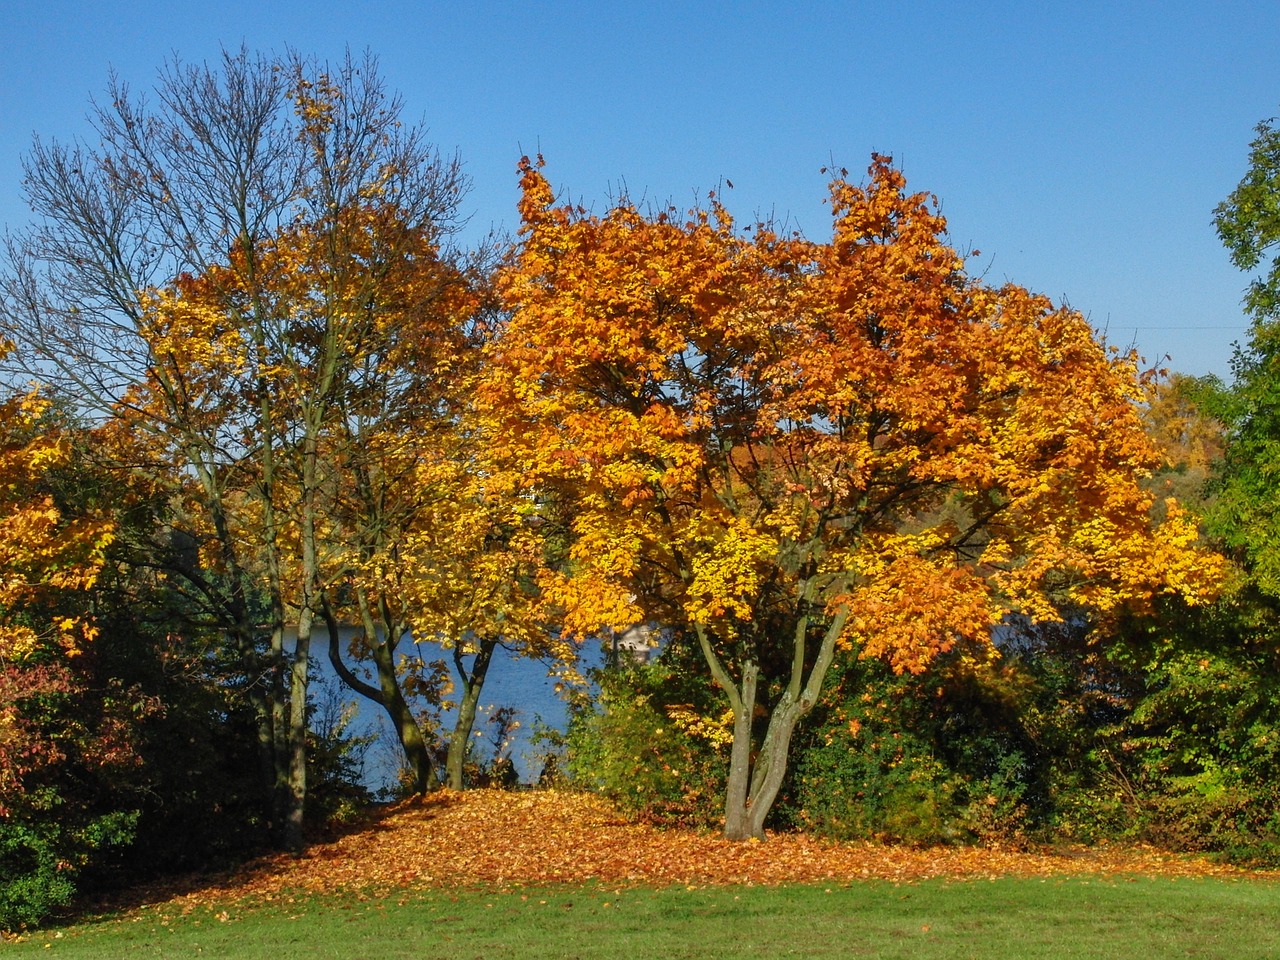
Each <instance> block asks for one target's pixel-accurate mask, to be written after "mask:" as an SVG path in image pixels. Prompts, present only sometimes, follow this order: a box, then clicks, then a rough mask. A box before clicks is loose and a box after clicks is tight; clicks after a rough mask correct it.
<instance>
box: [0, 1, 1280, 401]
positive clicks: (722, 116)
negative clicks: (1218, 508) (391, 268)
mask: <svg viewBox="0 0 1280 960" xmlns="http://www.w3.org/2000/svg"><path fill="white" fill-rule="evenodd" d="M3 22H4V27H3V30H4V32H3V34H2V36H3V37H4V55H3V57H0V91H3V92H2V93H0V223H4V224H7V225H8V226H10V227H15V226H20V225H21V224H22V223H24V222H25V220H26V217H27V214H26V210H25V207H24V205H23V202H22V197H21V190H20V186H19V181H20V177H21V169H20V157H21V155H22V154H23V153H24V152H25V151H26V150H27V149H28V147H29V145H30V141H31V135H32V134H33V133H36V132H38V133H40V134H41V135H42V136H45V137H53V138H58V139H63V140H66V139H71V138H74V137H77V136H79V137H88V136H91V131H90V129H89V127H88V125H87V124H86V122H85V114H86V111H87V107H88V102H89V98H90V96H91V95H95V94H101V93H102V91H103V90H104V89H105V85H106V77H107V72H108V70H109V69H111V68H114V69H115V70H116V71H117V72H118V73H119V74H120V76H121V77H122V78H124V79H125V80H126V81H128V82H129V83H131V84H132V85H133V86H135V87H137V88H145V87H147V86H149V85H150V84H151V83H152V82H153V81H154V79H155V76H156V72H157V69H158V68H159V67H160V66H161V64H162V63H163V62H164V61H165V59H166V58H168V57H170V56H172V55H174V54H175V53H176V54H178V55H180V56H181V57H182V58H183V59H185V60H204V59H212V58H214V57H216V56H217V54H218V51H219V48H220V46H231V47H238V46H239V45H240V44H241V43H242V42H243V43H245V44H247V45H248V46H249V47H251V48H253V49H257V50H262V51H282V50H283V49H284V48H285V47H293V48H296V49H298V50H299V51H301V52H303V53H308V54H314V55H316V56H318V57H320V58H328V59H338V58H340V57H341V56H342V54H343V51H344V50H345V49H346V48H347V47H351V48H352V49H354V50H356V51H362V50H364V49H365V48H368V49H370V50H372V51H373V52H374V53H375V54H377V55H378V57H379V58H380V60H381V65H382V72H383V75H384V77H385V79H386V80H387V82H388V84H389V85H390V86H391V87H393V88H395V89H398V90H399V91H400V92H401V93H402V94H403V95H404V98H405V100H406V105H407V113H408V115H409V116H410V117H411V118H414V119H417V118H422V119H424V120H425V121H426V123H427V125H428V126H429V127H430V130H431V134H432V137H433V139H434V140H435V141H436V142H437V143H438V144H439V145H440V146H441V147H442V148H444V149H446V150H449V151H452V150H454V149H456V150H457V151H459V153H460V154H461V156H462V158H463V160H464V162H465V163H466V165H467V169H468V171H469V173H470V175H471V177H472V178H473V181H474V189H473V192H472V194H471V196H470V197H469V200H468V209H469V210H470V212H471V214H472V217H473V221H472V222H473V226H474V228H475V229H476V230H477V231H479V230H480V229H482V228H486V227H488V226H489V225H490V224H497V225H502V226H506V227H508V228H510V227H513V226H514V206H515V199H516V177H515V164H516V161H517V159H518V158H519V156H520V154H521V153H522V152H526V153H533V152H535V151H541V152H542V153H543V154H544V155H545V156H546V158H547V161H548V167H547V173H548V174H549V175H550V177H551V178H552V180H553V182H555V183H556V184H557V186H558V187H559V188H560V189H561V190H562V194H563V196H564V197H566V198H571V199H574V200H582V201H583V202H585V203H587V204H588V205H592V206H595V207H596V208H602V207H604V206H605V205H606V204H607V202H608V197H609V196H610V195H611V194H612V193H616V192H617V191H618V189H619V187H620V185H622V184H625V185H626V188H627V189H628V191H629V192H630V194H631V196H632V197H633V198H647V199H650V200H655V201H662V202H665V201H668V200H671V201H674V202H676V203H678V204H680V205H687V204H688V203H689V202H691V201H692V200H693V199H694V197H695V196H704V195H705V193H706V191H707V189H709V188H711V187H714V186H716V185H717V184H718V183H719V182H720V181H721V180H722V179H728V180H731V181H732V182H733V184H734V189H733V190H732V191H730V192H729V193H728V194H727V196H726V199H727V201H728V203H729V205H730V208H731V209H732V210H733V211H734V212H735V214H736V215H738V216H739V217H740V218H744V219H745V218H751V217H754V216H755V215H756V214H758V213H763V214H773V215H775V216H778V217H789V218H790V219H791V221H792V222H793V223H796V224H798V225H799V226H800V227H801V228H802V229H803V230H804V231H805V233H806V234H808V235H809V236H812V237H815V238H821V237H823V236H825V235H826V232H827V230H828V220H827V214H826V211H825V208H824V206H823V198H824V195H825V178H824V177H823V176H822V175H821V174H820V173H819V169H820V168H821V167H822V166H824V165H827V164H829V163H831V162H833V161H834V163H835V164H836V165H838V166H840V165H842V166H845V167H848V168H849V170H850V171H852V172H854V173H855V174H856V173H859V172H860V171H862V170H863V169H865V167H866V165H867V162H868V160H869V156H870V153H871V152H872V151H873V150H874V151H878V152H882V153H889V154H892V155H893V156H894V157H895V159H896V160H897V161H898V162H899V164H900V165H901V166H902V167H903V169H904V170H905V172H906V174H907V177H908V181H909V184H910V186H911V187H912V188H914V189H921V190H927V191H929V192H932V193H934V194H936V195H937V196H938V197H939V198H940V199H941V202H942V209H943V211H944V213H945V214H946V215H947V217H948V219H949V221H950V226H951V236H952V240H953V242H954V243H955V244H956V245H957V246H958V247H960V248H962V249H969V248H974V247H976V248H978V249H980V250H981V251H982V254H981V256H980V257H977V258H975V259H974V260H973V261H971V264H970V268H971V270H972V271H973V272H978V273H985V275H986V277H987V279H988V280H990V281H992V282H1003V281H1005V280H1012V281H1015V282H1017V283H1021V284H1023V285H1025V286H1028V287H1030V288H1032V289H1034V290H1037V291H1039V292H1042V293H1046V294H1048V295H1049V296H1051V297H1053V298H1054V299H1055V300H1057V301H1063V300H1065V301H1067V302H1069V303H1070V304H1071V305H1072V306H1074V307H1076V308H1077V309H1079V310H1081V311H1082V312H1084V313H1085V314H1086V315H1088V316H1089V317H1090V319H1091V320H1092V321H1093V323H1094V324H1095V326H1096V327H1098V328H1100V329H1104V330H1105V331H1106V333H1107V337H1108V339H1109V340H1110V341H1111V342H1113V343H1116V344H1119V345H1121V346H1125V345H1128V344H1130V343H1133V344H1136V346H1138V348H1139V349H1140V351H1141V352H1142V353H1143V354H1144V356H1146V357H1147V359H1148V360H1149V361H1151V362H1152V363H1156V362H1161V360H1162V358H1163V357H1164V356H1165V355H1168V356H1169V357H1170V359H1169V360H1168V361H1164V362H1165V363H1166V365H1168V366H1170V367H1171V368H1173V369H1176V370H1181V371H1185V372H1189V373H1195V374H1202V373H1210V372H1212V373H1218V374H1221V375H1224V376H1225V375H1228V373H1229V366H1230V365H1229V360H1230V356H1231V344H1232V342H1233V341H1235V340H1238V339H1240V338H1241V337H1242V336H1243V335H1244V332H1245V328H1246V324H1245V321H1244V318H1243V316H1242V314H1241V311H1240V306H1239V303H1240V297H1241V292H1242V290H1243V288H1244V285H1245V283H1246V280H1247V278H1246V277H1244V276H1242V275H1240V274H1239V273H1237V272H1236V271H1235V270H1234V269H1233V268H1232V267H1231V266H1230V264H1229V263H1228V261H1227V258H1226V254H1225V252H1224V251H1223V250H1222V248H1221V246H1220V245H1219V243H1218V241H1217V238H1216V237H1215V235H1214V232H1213V227H1212V223H1211V216H1212V210H1213V207H1214V205H1215V204H1216V203H1217V202H1218V201H1220V200H1221V199H1222V198H1223V197H1225V196H1226V194H1227V193H1228V192H1229V191H1230V190H1231V189H1232V187H1233V186H1234V185H1235V184H1236V182H1237V181H1238V180H1239V179H1240V177H1241V175H1242V174H1243V172H1244V164H1245V156H1246V149H1247V144H1248V141H1249V139H1250V138H1251V136H1252V129H1253V127H1254V125H1255V124H1256V123H1257V122H1258V121H1259V120H1261V119H1263V118H1265V117H1269V116H1272V115H1275V114H1278V113H1280V55H1278V54H1280V4H1277V3H1274V2H1262V0H1259V2H1250V3H1246V2H1212V3H1206V2H1200V3H1191V2H1180V0H1175V2H1159V3H1157V2H1132V3H1126V2H1123V0H1111V2H1105V3H1097V2H1092V0H1079V2H1070V3H1066V2H1064V3H1049V2H1041V3H1030V2H1027V3H1015V2H986V3H956V2H951V3H940V2H939V3H935V2H918V3H891V2H881V3H870V2H861V0H857V2H845V3H834V2H815V3H808V4H797V5H796V6H795V8H794V9H793V8H791V7H790V5H783V4H773V3H755V2H739V3H711V2H696V0H692V2H687V3H674V2H665V0H650V2H647V3H614V2H610V0H597V2H594V3H591V2H584V3H553V2H539V0H525V2H523V3H498V2H488V0H469V2H464V0H455V2H450V3H437V2H419V3H411V2H400V0H395V2H386V3H360V2H350V0H349V2H343V3H336V2H329V0H312V2H308V3H301V2H294V0H275V2H263V0H252V2H241V0H225V2H220V3H217V4H194V3H186V2H182V0H169V2H165V3H160V2H152V0H134V2H129V0H118V2H102V0H92V2H81V0H38V2H37V0H8V3H7V4H6V8H5V16H4V21H3Z"/></svg>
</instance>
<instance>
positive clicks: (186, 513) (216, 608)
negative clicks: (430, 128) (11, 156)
mask: <svg viewBox="0 0 1280 960" xmlns="http://www.w3.org/2000/svg"><path fill="white" fill-rule="evenodd" d="M401 113H402V106H401V102H400V100H399V99H398V98H396V97H394V96H392V95H390V94H389V93H388V92H387V91H386V90H385V88H384V87H383V85H382V82H381V80H380V79H379V77H378V74H377V66H376V62H375V61H374V60H373V59H372V58H370V57H366V58H364V59H363V60H359V59H354V58H351V57H350V56H348V58H347V59H346V60H345V61H344V62H343V63H341V64H339V65H338V66H337V67H336V68H335V69H333V70H329V69H328V68H327V67H325V66H323V65H320V64H317V63H315V62H313V61H309V60H305V59H303V58H301V57H298V56H296V55H291V56H289V57H286V58H283V59H268V58H262V57H255V56H252V55H250V54H249V53H248V51H247V50H244V49H242V50H240V51H238V52H235V53H231V52H227V53H224V55H223V57H222V60H221V62H219V63H217V64H214V65H208V64H201V65H185V64H180V63H178V62H173V63H171V64H170V65H169V66H168V67H167V68H166V70H165V71H163V72H162V74H161V77H160V80H159V83H158V85H157V89H156V100H155V101H152V102H148V101H147V100H146V99H145V97H141V96H138V95H136V94H135V93H134V92H132V91H130V90H128V89H127V88H125V87H124V85H123V84H121V83H120V82H118V81H117V80H115V79H114V78H113V79H112V82H111V84H110V87H109V90H108V97H107V99H106V100H105V101H104V102H102V103H99V104H97V105H95V108H94V111H93V117H92V119H93V123H94V127H95V132H96V134H97V136H98V138H99V141H100V142H99V144H98V145H96V146H92V147H89V146H84V145H79V144H77V145H74V146H64V145H60V144H45V143H42V142H41V141H39V140H37V141H36V143H35V145H34V147H33V150H32V153H31V155H30V156H29V157H28V159H27V162H26V166H25V172H26V178H25V187H26V193H27V198H28V201H29V203H30V206H31V207H32V210H33V211H34V213H35V214H36V216H37V218H38V220H37V222H36V224H35V226H34V227H33V228H32V229H31V230H29V231H28V232H27V233H26V234H23V235H19V236H16V237H11V238H10V239H9V242H8V245H7V249H6V251H5V252H6V259H5V263H4V266H3V270H2V271H0V329H3V331H4V332H5V333H6V334H7V335H8V336H9V337H10V338H12V340H13V341H14V343H15V345H16V350H15V353H14V354H13V357H12V362H11V363H10V367H11V368H17V369H18V370H19V372H21V373H22V374H24V375H31V376H35V377H37V378H38V379H40V380H41V381H43V382H46V383H48V384H49V385H50V388H51V389H53V390H54V391H56V392H57V393H58V394H60V395H61V396H63V397H65V398H67V400H68V402H70V403H71V404H73V405H74V406H75V407H76V408H77V409H78V410H81V411H83V412H84V413H85V415H86V416H88V417H90V418H91V419H93V420H94V421H96V422H98V423H100V424H102V428H101V429H102V442H101V444H100V445H99V451H98V452H99V453H101V454H103V455H104V456H107V457H110V458H111V462H110V463H109V466H110V467H111V468H113V469H116V470H118V471H122V472H127V473H131V474H134V475H142V476H145V477H146V478H147V482H149V483H151V484H152V486H153V487H154V490H153V492H155V493H157V494H162V495H163V496H164V498H165V499H166V500H167V501H168V502H170V503H171V504H173V506H174V512H173V514H172V516H171V517H169V518H167V522H166V524H164V525H163V528H162V529H160V530H158V531H157V533H158V534H159V535H160V537H161V539H165V540H167V541H169V542H166V543H157V544H156V547H157V555H158V556H160V555H166V554H172V555H174V556H175V557H176V560H175V562H173V563H171V564H170V568H169V570H168V571H167V572H168V574H169V575H170V576H172V577H174V578H177V579H179V580H181V581H183V582H184V583H185V585H186V594H187V596H188V597H190V598H192V600H193V601H196V602H198V604H199V606H200V615H201V617H202V618H203V619H204V620H205V621H206V622H207V623H206V625H215V626H216V627H217V628H218V629H220V630H221V631H222V632H223V634H224V635H225V637H226V639H227V643H228V645H229V647H230V648H231V649H233V650H234V651H235V652H236V655H237V656H238V658H239V660H240V668H241V671H242V674H243V676H244V678H245V683H244V686H243V689H244V692H245V696H247V697H248V698H249V700H250V702H251V703H252V705H253V708H254V712H255V715H256V718H257V723H258V728H259V743H260V748H261V758H262V766H263V777H264V779H265V781H266V782H268V783H269V784H270V788H271V792H272V795H273V796H274V797H275V811H274V817H273V819H274V822H275V825H276V828H277V830H278V832H279V835H280V837H281V839H282V840H283V842H284V843H285V844H286V845H287V846H289V847H290V848H292V849H295V850H298V849H301V846H302V842H303V839H302V818H303V811H304V806H305V799H306V762H305V761H306V757H305V748H306V746H305V745H306V732H307V731H306V712H307V686H308V676H309V659H310V644H311V634H312V626H313V624H314V623H315V621H316V620H317V619H318V618H321V617H322V616H323V606H324V604H323V595H324V591H325V587H326V583H325V582H324V575H325V562H326V559H327V557H326V537H327V536H328V535H329V534H330V533H331V532H332V529H331V527H329V526H328V525H327V520H326V518H325V511H326V507H327V505H328V503H329V501H330V499H331V495H332V482H333V475H332V473H331V472H330V471H331V468H332V466H333V460H332V458H331V456H330V454H331V453H332V444H333V442H334V441H335V435H336V433H337V431H335V429H334V423H335V418H337V417H339V416H340V415H342V414H343V413H344V412H345V411H348V410H349V407H347V406H344V404H346V403H347V402H348V401H349V400H350V398H351V397H352V395H353V394H352V391H356V390H358V389H359V388H360V387H361V383H360V380H359V375H360V374H361V373H363V372H366V371H367V370H368V369H369V367H368V366H367V364H368V363H370V362H372V363H373V367H372V369H373V371H374V373H375V374H384V375H390V374H388V372H387V371H386V370H385V369H380V368H379V367H378V365H377V363H376V362H374V361H370V356H371V354H374V353H376V352H377V351H379V350H383V351H384V352H385V351H388V350H390V352H392V353H394V347H391V348H389V347H388V346H387V345H388V343H393V334H394V333H395V332H396V331H397V330H398V328H397V326H396V325H397V323H398V324H400V325H403V323H404V322H407V321H406V318H409V319H411V321H412V322H413V323H415V324H417V323H424V324H425V323H428V322H430V323H431V324H436V323H437V322H439V323H446V324H452V323H454V322H455V321H457V320H458V318H457V317H456V316H454V315H452V314H451V313H450V309H449V308H450V304H451V301H450V299H449V296H448V295H447V291H449V290H451V289H452V288H453V286H454V283H455V280H456V278H457V277H458V275H459V270H458V269H457V268H456V267H455V266H454V264H453V260H454V256H455V254H454V252H453V251H450V250H449V249H448V246H447V241H448V238H449V234H450V232H451V230H452V229H453V228H454V227H455V226H456V225H457V208H458V203H459V201H460V199H461V196H462V195H463V193H464V192H465V188H466V180H465V178H464V177H463V175H462V173H461V170H460V167H459V163H458V161H457V160H456V158H454V159H451V158H447V157H441V156H440V155H439V154H438V153H437V152H436V151H435V150H434V149H433V148H431V147H430V146H429V144H428V143H427V142H426V140H425V137H424V134H423V131H422V129H421V128H420V127H415V126H404V125H402V124H401V122H400V115H401ZM406 273H408V274H412V276H411V277H410V278H409V283H408V285H406ZM464 299H465V298H464ZM424 306H430V307H432V308H435V307H439V309H435V310H434V312H431V311H428V310H424V309H423V308H424ZM423 336H424V337H425V336H426V332H425V331H424V332H423ZM445 349H447V348H444V347H442V350H445ZM403 359H404V358H403V357H402V356H401V357H398V360H397V362H400V361H403ZM433 359H434V358H433ZM440 359H441V360H442V361H443V362H444V363H445V364H447V358H440ZM362 364H365V366H362ZM430 373H431V371H430V370H426V369H424V370H423V371H422V376H423V377H429V376H430ZM175 539H176V540H177V541H181V542H182V544H185V545H186V547H189V549H184V550H180V551H176V553H175V552H174V551H172V550H170V549H169V548H170V547H171V546H172V542H174V541H175ZM177 561H181V562H177ZM289 622H296V624H297V636H296V640H295V641H293V642H286V636H285V625H286V623H289Z"/></svg>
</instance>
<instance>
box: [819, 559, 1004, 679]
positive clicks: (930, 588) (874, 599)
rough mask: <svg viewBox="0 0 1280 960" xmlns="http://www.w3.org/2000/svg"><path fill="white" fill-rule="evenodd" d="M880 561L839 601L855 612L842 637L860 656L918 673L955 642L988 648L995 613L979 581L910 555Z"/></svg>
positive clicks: (967, 573) (950, 567)
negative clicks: (874, 568)
mask: <svg viewBox="0 0 1280 960" xmlns="http://www.w3.org/2000/svg"><path fill="white" fill-rule="evenodd" d="M881 563H882V565H881V566H880V569H879V570H878V571H877V572H876V573H875V574H874V576H870V577H867V578H866V579H865V580H864V582H863V583H862V584H861V585H860V586H859V587H858V588H857V589H855V590H854V591H853V593H852V594H851V595H850V596H848V597H845V598H841V601H840V602H842V603H846V604H847V605H848V607H849V608H850V609H851V610H853V611H854V615H853V617H851V618H850V623H849V625H848V626H847V628H846V631H845V636H844V638H843V639H844V641H845V642H853V643H855V644H856V645H857V647H858V651H859V654H860V655H861V656H866V657H880V658H883V659H885V660H887V661H888V663H889V665H890V666H891V667H893V670H894V672H895V673H903V672H910V673H922V672H923V671H924V670H925V669H926V668H927V667H928V665H929V663H930V662H931V661H932V660H933V659H934V657H936V656H937V655H938V654H941V653H946V652H947V651H948V650H951V649H952V648H953V647H954V646H955V645H956V644H957V643H958V642H961V641H966V642H968V643H969V644H977V645H978V648H979V649H983V648H986V649H989V647H987V643H986V641H987V631H988V629H989V628H990V626H991V624H992V623H994V622H995V621H997V620H998V619H999V611H998V610H996V609H994V608H993V604H992V602H991V598H990V596H989V595H988V587H987V584H986V583H985V582H984V581H983V580H982V578H981V577H979V576H977V575H975V574H974V572H973V571H971V570H968V569H965V568H960V567H956V566H953V565H949V564H946V563H944V562H938V561H933V562H931V561H929V560H926V559H924V558H923V557H921V556H919V555H918V554H916V553H913V552H907V553H903V554H901V555H899V556H896V557H893V558H892V559H889V560H888V562H887V563H886V562H883V561H881Z"/></svg>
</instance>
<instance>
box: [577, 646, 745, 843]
mask: <svg viewBox="0 0 1280 960" xmlns="http://www.w3.org/2000/svg"><path fill="white" fill-rule="evenodd" d="M594 679H595V681H596V683H597V684H598V686H599V693H598V694H597V695H596V696H595V697H594V698H592V699H591V700H590V701H588V702H586V703H584V704H581V705H579V706H578V707H577V708H576V709H575V710H574V711H573V713H572V715H571V717H570V722H569V731H568V734H567V735H566V738H565V756H566V763H567V765H568V780H569V782H570V783H571V784H572V785H575V786H578V787H581V788H584V789H588V790H592V791H596V792H599V793H602V794H604V795H606V796H608V797H610V798H612V799H613V800H614V801H615V802H616V803H617V804H618V805H619V806H620V807H622V809H624V810H626V811H628V812H629V813H631V814H632V815H634V816H637V817H640V818H643V819H649V820H654V821H658V822H665V823H679V824H684V825H690V826H709V825H711V824H713V823H717V822H718V821H719V818H720V816H721V813H722V810H721V803H722V797H723V794H722V791H723V789H724V777H725V767H726V761H727V754H728V740H727V739H726V735H725V731H724V728H723V726H722V725H721V724H720V722H719V718H717V717H716V715H715V714H716V708H715V707H714V706H711V705H710V704H709V701H714V697H713V696H712V694H711V691H710V690H709V687H702V686H701V684H700V682H699V681H698V680H697V678H696V676H692V675H690V674H689V673H687V672H683V671H677V670H675V669H674V667H672V666H670V665H669V664H667V663H665V662H664V661H663V660H662V659H659V660H657V661H655V662H653V663H647V664H634V663H624V664H622V665H620V666H615V667H608V668H605V669H603V670H600V671H597V672H596V674H595V675H594ZM720 709H721V710H723V708H722V707H721V708H720Z"/></svg>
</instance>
